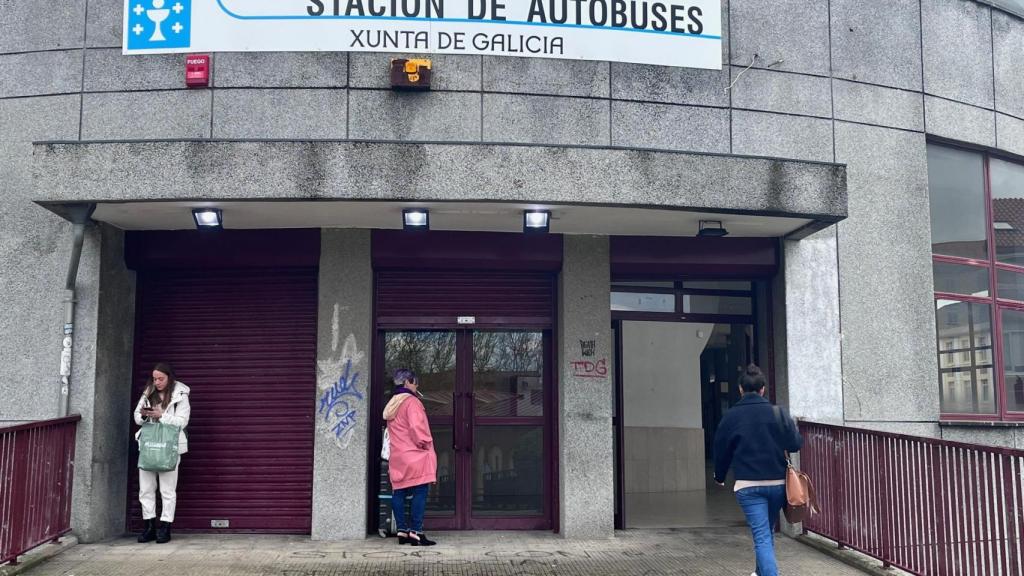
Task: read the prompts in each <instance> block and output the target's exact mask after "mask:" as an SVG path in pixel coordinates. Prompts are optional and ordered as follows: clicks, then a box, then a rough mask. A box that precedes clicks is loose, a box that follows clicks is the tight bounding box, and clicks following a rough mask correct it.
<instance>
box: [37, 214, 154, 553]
mask: <svg viewBox="0 0 1024 576" xmlns="http://www.w3.org/2000/svg"><path fill="white" fill-rule="evenodd" d="M65 238H66V239H68V242H69V247H70V240H69V238H70V236H66V237H65ZM53 273H54V274H56V275H58V276H60V278H61V279H63V278H64V277H65V275H66V274H67V268H66V265H65V268H63V269H61V270H54V271H53ZM62 282H63V280H62ZM61 298H62V294H54V297H53V302H54V306H55V307H59V306H60V305H61V304H60V301H61ZM52 329H53V331H54V332H58V331H59V329H60V326H59V325H54V326H53V327H52ZM134 332H135V273H134V272H132V271H130V270H128V269H127V268H126V267H125V263H124V232H122V231H121V230H118V229H116V228H113V227H110V226H106V225H99V226H97V227H93V228H90V229H89V230H88V231H87V234H86V241H85V245H84V246H83V249H82V261H81V265H80V267H79V272H78V307H77V310H76V313H75V334H74V338H75V341H74V358H73V365H72V380H71V413H72V414H76V413H77V414H81V415H82V420H81V421H80V422H79V423H78V433H77V436H76V444H75V472H74V474H75V475H74V485H73V492H72V508H71V527H72V530H73V531H74V532H75V534H76V535H77V536H78V539H79V541H81V542H96V541H99V540H104V539H106V538H109V537H111V536H119V535H121V534H123V533H124V523H125V507H126V505H127V502H128V501H127V498H128V495H127V491H128V486H127V481H128V452H127V450H126V447H129V446H131V444H130V438H129V433H130V429H129V427H130V419H131V408H132V406H131V397H130V395H131V378H132V343H133V338H134ZM58 343H59V342H55V347H54V348H53V349H52V350H50V351H48V352H49V353H48V355H50V356H52V357H53V358H54V361H53V368H54V369H53V372H52V374H51V376H52V378H50V379H48V380H47V381H48V382H49V385H48V386H47V387H46V393H47V394H50V395H52V397H53V398H55V399H56V397H57V387H56V386H57V384H56V382H57V376H56V374H57V366H58V362H57V358H58V357H59V354H60V348H58V347H57V346H56V344H58ZM44 352H45V351H44ZM55 403H56V401H55Z"/></svg>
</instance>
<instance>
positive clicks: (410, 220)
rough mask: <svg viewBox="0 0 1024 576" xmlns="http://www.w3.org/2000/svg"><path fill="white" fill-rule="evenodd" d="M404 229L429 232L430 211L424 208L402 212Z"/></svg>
mask: <svg viewBox="0 0 1024 576" xmlns="http://www.w3.org/2000/svg"><path fill="white" fill-rule="evenodd" d="M402 228H404V229H406V230H429V229H430V211H429V210H426V209H423V208H406V209H405V210H402Z"/></svg>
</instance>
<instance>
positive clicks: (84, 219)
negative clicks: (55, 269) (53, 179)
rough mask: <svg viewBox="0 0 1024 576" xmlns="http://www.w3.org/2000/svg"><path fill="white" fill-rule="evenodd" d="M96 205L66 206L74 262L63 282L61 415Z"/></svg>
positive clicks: (65, 411) (66, 408)
mask: <svg viewBox="0 0 1024 576" xmlns="http://www.w3.org/2000/svg"><path fill="white" fill-rule="evenodd" d="M95 209H96V205H95V204H72V205H69V206H67V207H66V215H67V218H68V220H70V221H71V224H72V239H71V262H70V263H69V264H68V276H67V280H66V281H65V283H64V339H63V341H62V342H61V345H62V349H61V352H60V398H59V399H58V411H59V417H64V416H67V415H68V412H69V410H70V408H71V356H72V351H73V350H74V347H73V344H74V334H75V303H76V302H77V300H76V299H75V287H76V283H77V279H78V264H79V262H81V260H82V245H83V244H85V227H86V226H87V225H88V224H89V222H90V217H91V216H92V213H93V210H95Z"/></svg>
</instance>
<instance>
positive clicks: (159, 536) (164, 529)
mask: <svg viewBox="0 0 1024 576" xmlns="http://www.w3.org/2000/svg"><path fill="white" fill-rule="evenodd" d="M170 541H171V523H170V522H164V521H160V529H159V530H157V531H156V543H157V544H165V543H167V542H170Z"/></svg>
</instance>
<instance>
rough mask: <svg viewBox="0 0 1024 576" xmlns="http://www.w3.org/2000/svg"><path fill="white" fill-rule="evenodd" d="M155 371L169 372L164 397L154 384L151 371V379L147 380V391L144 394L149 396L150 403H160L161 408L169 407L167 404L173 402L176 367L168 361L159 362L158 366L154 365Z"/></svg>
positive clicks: (151, 404)
mask: <svg viewBox="0 0 1024 576" xmlns="http://www.w3.org/2000/svg"><path fill="white" fill-rule="evenodd" d="M153 372H163V373H164V374H167V388H164V399H163V400H162V401H161V400H160V392H159V391H157V389H156V386H154V385H153V375H152V373H150V375H149V379H147V380H146V391H145V392H144V395H145V396H146V398H149V405H150V406H155V405H157V404H160V406H161V408H163V409H167V405H168V404H170V403H171V395H172V394H174V384H175V377H174V368H171V365H170V364H168V363H167V362H157V364H156V366H154V367H153Z"/></svg>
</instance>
